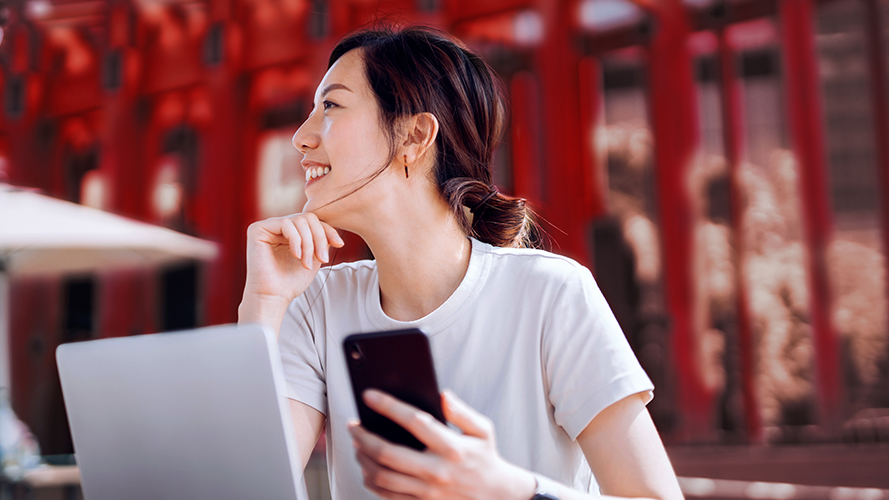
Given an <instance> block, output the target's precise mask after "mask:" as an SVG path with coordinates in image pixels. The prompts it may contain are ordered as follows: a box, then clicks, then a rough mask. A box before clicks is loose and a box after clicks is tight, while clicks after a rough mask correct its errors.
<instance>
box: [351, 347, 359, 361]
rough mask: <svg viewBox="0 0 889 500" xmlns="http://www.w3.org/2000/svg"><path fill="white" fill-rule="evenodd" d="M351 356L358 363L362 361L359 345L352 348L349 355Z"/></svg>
mask: <svg viewBox="0 0 889 500" xmlns="http://www.w3.org/2000/svg"><path fill="white" fill-rule="evenodd" d="M349 355H350V356H351V357H352V359H354V360H355V361H358V360H360V359H361V351H360V350H359V349H358V346H357V345H353V346H352V352H351V353H349Z"/></svg>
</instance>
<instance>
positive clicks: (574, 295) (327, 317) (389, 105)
mask: <svg viewBox="0 0 889 500" xmlns="http://www.w3.org/2000/svg"><path fill="white" fill-rule="evenodd" d="M314 101H315V107H314V109H313V111H312V113H311V114H310V115H309V117H308V118H307V119H306V121H305V123H304V124H303V125H302V126H301V127H300V128H299V130H298V131H297V132H296V134H295V135H294V136H293V145H294V147H296V148H297V149H298V150H299V151H300V152H301V153H302V154H303V160H302V166H303V168H304V169H305V171H306V189H305V192H306V196H307V202H306V204H305V207H304V208H303V211H302V212H301V213H298V214H293V215H290V216H287V217H278V218H272V219H267V220H264V221H260V222H256V223H254V224H252V225H251V226H250V228H249V230H248V248H247V283H246V286H245V289H244V296H243V300H242V302H241V306H240V309H239V321H240V322H258V323H263V324H266V325H268V326H270V327H272V328H274V329H275V330H276V331H278V332H279V343H280V346H281V353H282V361H283V364H284V370H285V376H286V377H287V380H288V386H289V391H290V394H289V396H290V398H291V411H292V415H293V424H294V428H295V430H296V435H297V440H298V442H299V448H300V452H301V455H302V459H303V464H304V465H305V463H306V462H307V461H308V458H309V453H310V451H311V449H312V447H313V444H314V443H315V441H316V440H317V439H318V436H319V435H320V432H321V430H322V428H323V427H324V426H325V425H326V427H327V436H328V439H329V445H328V463H329V467H330V478H331V492H332V494H333V496H334V498H348V499H352V498H370V497H372V495H376V496H379V497H382V498H478V499H491V498H498V499H511V498H514V499H517V500H527V499H531V498H563V499H570V498H590V496H589V494H590V493H592V494H599V493H602V494H606V495H615V496H623V497H650V498H661V499H668V498H669V499H674V498H681V493H680V491H679V487H678V484H677V481H676V478H675V476H674V474H673V471H672V468H671V466H670V463H669V460H668V459H667V457H666V454H665V452H664V449H663V446H662V444H661V442H660V438H659V437H658V434H657V431H656V430H655V429H654V426H653V424H652V423H651V419H650V418H649V416H648V412H647V410H646V409H645V404H646V403H647V402H648V401H649V400H650V399H651V395H652V389H653V387H652V385H651V382H650V381H649V379H648V377H647V376H646V375H645V372H644V371H642V369H641V367H640V366H639V364H638V362H637V361H636V359H635V357H634V356H633V353H632V351H631V350H630V348H629V346H628V345H627V342H626V340H625V337H624V336H623V334H622V332H621V331H620V328H619V326H618V325H617V322H616V321H615V319H614V316H613V315H612V314H611V311H610V309H609V308H608V304H607V303H606V302H605V300H604V299H603V298H602V294H601V293H600V292H599V289H598V287H597V286H596V283H595V281H594V280H593V278H592V275H591V274H590V272H589V270H587V269H586V268H584V267H582V266H580V265H579V264H577V263H576V262H574V261H572V260H570V259H567V258H564V257H561V256H557V255H554V254H551V253H548V252H544V251H542V250H536V249H533V248H530V247H532V246H533V243H534V238H533V237H534V230H533V227H534V226H533V224H532V223H531V219H530V216H529V213H528V212H527V210H526V209H525V204H524V200H521V199H516V198H511V197H508V196H504V195H502V194H500V193H499V192H498V191H497V188H496V187H495V186H494V185H493V184H492V156H493V152H494V148H495V147H496V146H497V144H498V141H499V140H500V134H501V133H502V129H503V124H504V122H505V116H504V109H505V106H504V103H503V99H502V97H501V93H500V91H499V82H498V80H497V79H496V77H495V76H494V74H493V72H492V71H491V70H490V69H489V68H488V66H487V65H486V64H485V63H484V62H483V61H482V60H481V59H480V58H479V57H478V56H476V55H475V54H473V53H471V52H469V51H468V50H467V49H466V48H465V47H463V46H462V45H461V44H460V43H459V42H458V41H456V40H454V39H453V38H451V37H449V36H448V35H446V34H443V33H440V32H438V31H434V30H431V29H427V28H417V27H411V28H405V29H387V30H378V31H362V32H358V33H355V34H353V35H350V36H348V37H347V38H345V39H344V40H342V41H340V43H339V44H338V45H337V47H336V48H335V49H334V51H333V53H332V55H331V58H330V65H329V69H328V71H327V74H326V75H325V76H324V79H323V80H322V82H321V84H320V85H319V87H318V91H317V93H316V94H315V98H314ZM337 229H344V230H348V231H352V232H354V233H356V234H358V235H359V236H360V237H361V238H362V239H363V240H364V241H365V242H366V243H367V245H368V247H369V248H370V249H371V251H372V252H373V254H374V256H375V257H376V258H375V260H373V261H360V262H354V263H347V264H339V265H335V266H332V267H331V268H330V271H329V272H325V273H324V275H323V276H322V277H320V278H319V277H318V270H319V269H320V267H321V265H322V263H325V262H328V260H329V247H330V246H333V247H341V246H342V245H343V240H342V239H341V238H340V237H339V234H338V232H337ZM403 328H419V329H421V330H423V331H424V332H425V333H426V334H427V335H428V336H429V343H430V347H431V350H432V355H433V358H434V360H435V363H436V366H437V376H438V379H439V383H440V384H441V386H443V387H445V388H447V389H448V390H446V391H445V393H444V394H443V396H442V398H443V403H444V404H443V409H444V413H445V416H446V418H447V419H448V421H449V422H450V423H451V424H453V425H455V426H456V427H457V428H459V429H460V431H462V432H457V431H455V430H453V429H452V428H450V427H446V426H444V425H442V424H440V423H439V422H437V421H435V420H434V419H431V418H429V416H428V415H426V414H424V413H423V412H420V411H419V410H417V409H416V408H413V407H411V406H409V405H406V404H404V403H402V402H400V401H398V400H396V399H394V398H392V397H389V396H388V395H386V394H382V393H378V392H373V391H370V392H367V393H365V399H366V402H367V404H368V405H369V406H371V407H372V408H374V409H375V410H377V411H378V412H380V413H382V414H384V415H387V416H389V417H390V418H391V419H393V420H395V421H396V422H399V423H401V424H402V425H403V426H404V427H405V428H407V429H408V430H410V431H411V433H413V434H414V436H416V437H417V438H418V439H419V440H420V441H422V442H423V443H425V444H426V446H427V450H426V451H424V452H417V451H414V450H412V449H408V448H404V447H401V446H397V445H394V444H392V443H388V442H386V441H384V440H382V439H380V438H379V437H377V436H375V435H373V434H370V433H368V432H366V431H365V430H364V429H363V428H362V427H361V426H360V425H358V424H357V423H355V422H354V419H355V418H356V416H357V415H356V413H355V408H354V405H353V403H352V401H351V390H350V386H349V382H348V375H347V369H346V366H345V362H344V358H343V356H342V353H341V352H340V345H341V343H342V340H343V339H344V338H345V337H346V336H347V335H349V334H352V333H356V332H366V331H374V330H394V329H403ZM495 434H496V435H499V436H500V437H501V438H502V439H501V440H500V441H499V442H498V441H496V440H495Z"/></svg>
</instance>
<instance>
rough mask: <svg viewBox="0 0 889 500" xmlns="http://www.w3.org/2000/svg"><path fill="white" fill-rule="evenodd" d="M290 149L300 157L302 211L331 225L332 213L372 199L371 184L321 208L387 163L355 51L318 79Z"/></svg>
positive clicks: (374, 108) (383, 138)
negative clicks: (311, 103) (303, 184)
mask: <svg viewBox="0 0 889 500" xmlns="http://www.w3.org/2000/svg"><path fill="white" fill-rule="evenodd" d="M293 146H294V147H295V148H296V149H298V150H300V151H301V152H302V153H303V155H304V158H303V160H302V166H303V169H304V170H305V172H306V179H307V180H306V190H305V191H306V198H307V199H308V201H307V202H306V205H305V207H303V211H304V212H316V214H317V215H318V216H319V217H320V218H321V219H322V220H327V221H328V222H329V223H331V224H335V221H334V220H333V219H334V218H336V216H337V215H338V214H341V213H343V212H345V211H348V210H354V209H355V208H358V207H361V206H362V203H364V202H367V201H369V200H372V199H373V198H372V197H373V192H374V191H375V190H376V189H373V188H374V187H376V186H374V185H375V184H378V182H376V181H374V182H372V183H371V184H370V185H368V186H366V188H362V189H360V190H358V191H357V192H355V193H354V194H352V195H349V196H347V197H346V198H343V199H342V200H339V201H337V202H335V203H332V204H331V205H329V206H325V205H326V204H328V203H330V202H332V201H334V200H337V198H340V197H341V196H343V195H346V194H348V193H350V192H352V191H353V190H355V189H356V188H357V187H359V186H361V185H362V184H364V182H366V180H367V179H368V178H369V177H370V176H371V175H373V174H374V173H375V172H376V171H377V170H379V169H380V167H382V166H383V164H385V163H387V162H388V160H389V147H388V141H387V138H386V135H385V133H384V132H383V130H382V129H381V127H380V122H379V111H378V107H377V103H376V99H375V97H374V95H373V91H372V90H371V88H370V85H369V84H368V82H367V78H366V77H365V74H364V61H363V59H362V57H361V55H360V53H359V50H353V51H351V52H348V53H346V54H344V55H343V56H342V57H340V58H339V60H337V62H336V63H334V65H333V66H331V67H330V69H329V70H328V71H327V74H326V75H324V79H323V80H321V84H320V85H319V86H318V90H317V91H316V92H315V100H314V109H313V110H312V113H311V114H310V115H309V117H308V118H307V119H306V121H305V122H304V123H303V124H302V126H301V127H300V128H299V130H297V131H296V133H295V134H294V135H293ZM322 207H323V208H322Z"/></svg>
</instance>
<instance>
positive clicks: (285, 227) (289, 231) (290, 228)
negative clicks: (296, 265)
mask: <svg viewBox="0 0 889 500" xmlns="http://www.w3.org/2000/svg"><path fill="white" fill-rule="evenodd" d="M281 234H282V235H283V236H284V237H285V238H287V243H288V245H289V246H290V253H292V254H293V256H294V257H296V258H297V259H299V258H301V257H302V254H303V252H302V237H301V236H300V235H299V230H297V229H296V226H295V225H294V223H293V220H291V219H284V220H282V221H281Z"/></svg>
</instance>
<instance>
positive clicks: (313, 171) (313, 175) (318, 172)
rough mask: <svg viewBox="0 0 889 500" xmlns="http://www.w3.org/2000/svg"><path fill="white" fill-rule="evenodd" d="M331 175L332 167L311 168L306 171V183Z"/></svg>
mask: <svg viewBox="0 0 889 500" xmlns="http://www.w3.org/2000/svg"><path fill="white" fill-rule="evenodd" d="M329 173H330V167H309V168H307V169H306V182H309V181H310V180H312V179H317V178H318V177H321V176H322V175H327V174H329Z"/></svg>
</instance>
